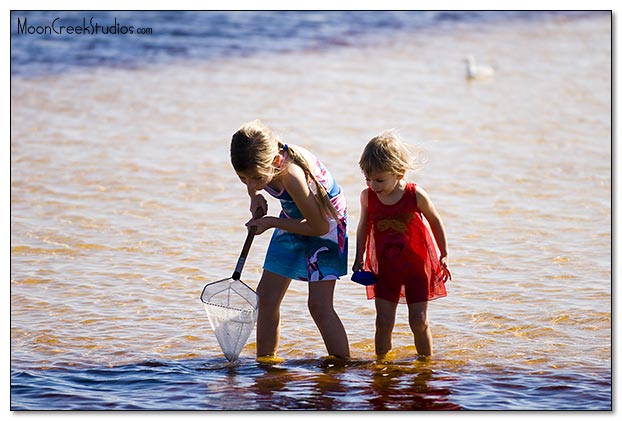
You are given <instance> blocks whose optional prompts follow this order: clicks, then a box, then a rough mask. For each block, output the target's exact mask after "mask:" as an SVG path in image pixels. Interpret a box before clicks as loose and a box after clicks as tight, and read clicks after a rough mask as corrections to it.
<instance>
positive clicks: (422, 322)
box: [408, 312, 430, 331]
mask: <svg viewBox="0 0 622 421" xmlns="http://www.w3.org/2000/svg"><path fill="white" fill-rule="evenodd" d="M408 321H409V324H410V327H411V329H412V330H413V331H424V330H426V329H428V328H429V327H430V322H429V320H428V315H427V314H426V313H424V312H418V313H415V314H410V315H409V316H408Z"/></svg>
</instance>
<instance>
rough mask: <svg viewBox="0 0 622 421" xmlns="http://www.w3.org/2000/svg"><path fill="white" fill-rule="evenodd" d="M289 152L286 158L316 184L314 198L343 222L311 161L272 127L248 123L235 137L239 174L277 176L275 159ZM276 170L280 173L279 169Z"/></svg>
mask: <svg viewBox="0 0 622 421" xmlns="http://www.w3.org/2000/svg"><path fill="white" fill-rule="evenodd" d="M285 149H286V150H287V155H286V159H287V160H288V161H289V162H293V163H294V164H296V165H298V166H299V167H300V168H302V171H303V172H304V174H305V177H306V179H307V182H309V181H313V183H314V184H315V191H314V193H316V194H314V197H315V199H316V200H317V201H318V204H319V205H320V208H321V209H323V210H324V212H325V213H326V215H327V216H331V217H332V218H334V219H335V220H339V214H338V213H337V211H336V210H335V207H334V206H333V204H332V203H331V201H330V198H329V197H328V193H326V189H324V186H322V184H321V183H320V182H319V181H318V180H317V178H316V177H315V174H313V171H311V168H310V166H309V163H308V162H307V160H306V159H305V158H304V157H303V156H302V155H301V154H300V153H298V152H296V150H295V149H294V148H291V147H289V146H287V145H285V143H283V142H282V141H281V140H280V139H279V138H278V137H277V136H276V135H275V134H274V133H273V132H272V130H270V128H269V127H268V126H266V125H265V124H263V123H262V122H261V121H260V120H253V121H249V122H248V123H245V124H243V125H242V127H240V128H239V129H238V131H236V132H235V133H234V134H233V136H232V138H231V149H230V154H231V164H232V165H233V168H234V169H235V171H236V172H241V171H249V170H257V172H258V173H259V174H260V175H262V176H264V177H270V176H273V175H274V174H275V168H274V165H273V162H274V157H275V156H276V155H277V154H278V153H279V152H280V151H282V150H285ZM276 171H279V170H278V169H277V170H276Z"/></svg>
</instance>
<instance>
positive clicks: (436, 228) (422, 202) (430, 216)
mask: <svg viewBox="0 0 622 421" xmlns="http://www.w3.org/2000/svg"><path fill="white" fill-rule="evenodd" d="M417 207H418V208H419V210H420V211H421V213H423V216H425V219H427V221H428V223H429V224H430V228H431V229H432V234H433V235H434V239H435V240H436V245H437V246H438V250H439V251H440V253H441V256H440V262H441V267H442V268H443V270H444V272H445V273H446V275H447V278H448V279H451V273H450V272H449V270H448V269H447V236H446V235H445V226H444V225H443V220H442V219H441V216H440V215H439V213H438V212H437V211H436V208H435V207H434V204H433V203H432V200H430V196H428V193H427V192H426V191H425V190H423V189H422V188H420V187H419V186H417Z"/></svg>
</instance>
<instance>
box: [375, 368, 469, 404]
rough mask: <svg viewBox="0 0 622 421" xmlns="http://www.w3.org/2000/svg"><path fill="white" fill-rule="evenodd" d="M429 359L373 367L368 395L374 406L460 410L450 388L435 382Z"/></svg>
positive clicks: (435, 378)
mask: <svg viewBox="0 0 622 421" xmlns="http://www.w3.org/2000/svg"><path fill="white" fill-rule="evenodd" d="M429 365H430V362H420V361H416V362H414V363H395V362H392V363H390V362H378V363H376V364H375V366H374V367H373V371H372V382H371V387H372V389H373V392H374V397H373V398H372V399H370V403H371V404H372V405H373V409H374V410H395V409H399V410H460V409H462V407H461V406H460V405H458V404H455V403H453V402H451V401H450V395H451V390H450V389H449V388H447V387H440V386H435V385H434V383H436V380H437V379H438V376H436V375H435V373H434V371H433V370H432V368H431V367H429Z"/></svg>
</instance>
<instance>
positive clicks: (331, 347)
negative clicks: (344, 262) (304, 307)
mask: <svg viewBox="0 0 622 421" xmlns="http://www.w3.org/2000/svg"><path fill="white" fill-rule="evenodd" d="M334 291H335V281H316V282H309V300H308V303H307V304H308V306H309V312H310V313H311V317H313V321H315V324H316V325H317V327H318V329H319V330H320V334H321V335H322V338H323V339H324V344H325V345H326V350H327V351H328V354H329V355H332V356H335V357H338V358H350V346H349V344H348V336H347V334H346V330H345V328H344V327H343V323H342V322H341V319H340V318H339V316H338V315H337V312H335V308H334V307H333V293H334Z"/></svg>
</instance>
